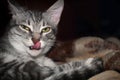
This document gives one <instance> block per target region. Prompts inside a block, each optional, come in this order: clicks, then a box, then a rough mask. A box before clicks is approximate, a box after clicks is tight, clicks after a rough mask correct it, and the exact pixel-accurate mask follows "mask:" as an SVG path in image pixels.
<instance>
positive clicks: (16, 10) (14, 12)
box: [8, 0, 24, 16]
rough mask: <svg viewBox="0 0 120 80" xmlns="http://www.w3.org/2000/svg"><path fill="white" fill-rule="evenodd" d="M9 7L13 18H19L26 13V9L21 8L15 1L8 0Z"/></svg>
mask: <svg viewBox="0 0 120 80" xmlns="http://www.w3.org/2000/svg"><path fill="white" fill-rule="evenodd" d="M8 6H9V9H10V13H11V14H12V16H17V15H19V14H22V13H23V12H24V9H23V8H22V7H20V6H19V5H18V4H17V2H16V1H15V0H8Z"/></svg>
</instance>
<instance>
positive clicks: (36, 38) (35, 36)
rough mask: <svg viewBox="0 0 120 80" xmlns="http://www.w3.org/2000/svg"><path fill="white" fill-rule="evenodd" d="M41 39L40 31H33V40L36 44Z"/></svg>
mask: <svg viewBox="0 0 120 80" xmlns="http://www.w3.org/2000/svg"><path fill="white" fill-rule="evenodd" d="M39 40H40V34H39V33H33V37H32V41H33V43H34V44H36V43H37V42H39Z"/></svg>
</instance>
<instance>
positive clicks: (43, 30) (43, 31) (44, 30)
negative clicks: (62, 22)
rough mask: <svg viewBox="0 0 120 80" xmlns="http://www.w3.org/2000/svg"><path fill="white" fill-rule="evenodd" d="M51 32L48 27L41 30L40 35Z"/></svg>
mask: <svg viewBox="0 0 120 80" xmlns="http://www.w3.org/2000/svg"><path fill="white" fill-rule="evenodd" d="M50 30H51V28H50V27H46V28H43V29H42V33H45V32H49V31H50Z"/></svg>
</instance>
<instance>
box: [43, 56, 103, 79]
mask: <svg viewBox="0 0 120 80" xmlns="http://www.w3.org/2000/svg"><path fill="white" fill-rule="evenodd" d="M57 68H58V69H57V71H58V73H57V72H56V74H54V75H52V76H50V77H48V78H46V79H45V80H87V79H88V78H89V77H91V76H93V75H95V74H97V73H99V72H101V71H103V66H102V60H101V59H94V58H89V59H87V60H83V61H79V62H71V63H68V64H64V65H60V66H58V67H57Z"/></svg>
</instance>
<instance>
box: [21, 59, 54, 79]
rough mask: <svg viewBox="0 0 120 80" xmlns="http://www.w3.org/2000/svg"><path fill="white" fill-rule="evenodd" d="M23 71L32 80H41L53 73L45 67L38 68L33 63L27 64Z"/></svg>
mask: <svg viewBox="0 0 120 80" xmlns="http://www.w3.org/2000/svg"><path fill="white" fill-rule="evenodd" d="M23 71H24V72H27V73H28V74H29V75H30V76H31V77H32V79H34V80H38V79H43V78H45V77H48V76H49V75H51V74H52V73H53V71H52V70H51V69H50V68H48V67H46V66H44V67H43V66H39V65H38V64H37V63H35V62H34V61H29V62H27V63H26V64H25V66H24V68H23Z"/></svg>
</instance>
